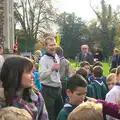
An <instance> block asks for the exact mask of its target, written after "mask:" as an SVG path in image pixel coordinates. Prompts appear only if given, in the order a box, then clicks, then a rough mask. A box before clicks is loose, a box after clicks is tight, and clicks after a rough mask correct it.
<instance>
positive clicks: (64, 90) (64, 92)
mask: <svg viewBox="0 0 120 120" xmlns="http://www.w3.org/2000/svg"><path fill="white" fill-rule="evenodd" d="M61 83H62V97H63V102H64V104H65V101H66V97H67V95H66V88H67V81H66V80H61Z"/></svg>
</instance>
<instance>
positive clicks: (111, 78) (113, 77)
mask: <svg viewBox="0 0 120 120" xmlns="http://www.w3.org/2000/svg"><path fill="white" fill-rule="evenodd" d="M115 81H116V75H115V74H114V73H111V74H109V75H108V77H107V81H106V82H107V86H108V90H111V89H112V88H113V86H114V84H115Z"/></svg>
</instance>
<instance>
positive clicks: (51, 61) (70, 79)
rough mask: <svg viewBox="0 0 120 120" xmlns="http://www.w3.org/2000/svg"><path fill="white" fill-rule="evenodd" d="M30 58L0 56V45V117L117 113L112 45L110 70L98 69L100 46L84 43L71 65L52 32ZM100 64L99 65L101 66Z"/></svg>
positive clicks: (119, 92) (119, 85)
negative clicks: (77, 64)
mask: <svg viewBox="0 0 120 120" xmlns="http://www.w3.org/2000/svg"><path fill="white" fill-rule="evenodd" d="M44 42H45V43H44V47H45V51H46V52H45V54H44V55H43V56H42V53H41V51H40V50H37V51H36V52H35V55H34V56H33V57H32V58H27V57H22V56H20V55H12V56H11V57H8V58H6V59H4V58H3V55H2V53H3V48H2V46H0V120H16V119H18V120H21V119H23V120H117V119H120V66H119V52H118V50H117V49H116V48H115V49H114V55H113V58H112V64H111V67H110V71H109V72H110V74H109V75H108V76H105V75H104V74H103V65H102V62H101V60H102V57H101V52H100V51H99V50H98V49H96V52H95V54H94V55H92V53H91V52H90V51H89V47H88V45H82V46H81V52H80V53H79V54H78V55H77V56H78V58H79V62H80V67H79V69H76V70H73V69H72V66H71V63H70V62H69V60H67V59H66V58H65V57H64V54H63V53H64V51H63V49H62V47H60V46H56V40H55V38H53V37H51V36H49V37H47V38H45V41H44ZM104 69H105V68H104Z"/></svg>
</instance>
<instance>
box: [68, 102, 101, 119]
mask: <svg viewBox="0 0 120 120" xmlns="http://www.w3.org/2000/svg"><path fill="white" fill-rule="evenodd" d="M67 120H103V114H102V104H99V103H97V104H96V103H93V102H85V103H82V104H80V105H79V106H78V107H77V108H75V109H74V110H73V111H72V112H71V113H70V115H69V116H68V119H67Z"/></svg>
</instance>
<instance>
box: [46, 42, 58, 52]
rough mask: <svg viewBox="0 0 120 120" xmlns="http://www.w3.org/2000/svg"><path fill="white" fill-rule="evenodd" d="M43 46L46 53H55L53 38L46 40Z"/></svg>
mask: <svg viewBox="0 0 120 120" xmlns="http://www.w3.org/2000/svg"><path fill="white" fill-rule="evenodd" d="M45 47H46V50H47V52H48V53H51V54H55V48H56V41H55V40H47V41H46V46H45Z"/></svg>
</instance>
